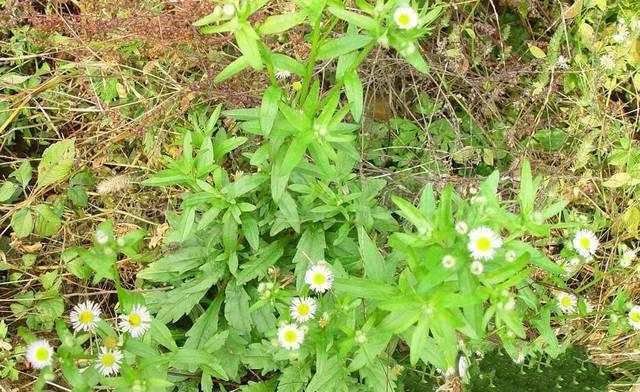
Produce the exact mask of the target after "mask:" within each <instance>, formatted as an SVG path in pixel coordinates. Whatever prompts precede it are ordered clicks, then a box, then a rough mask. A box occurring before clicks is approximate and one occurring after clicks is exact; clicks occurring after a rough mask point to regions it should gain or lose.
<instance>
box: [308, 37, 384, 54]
mask: <svg viewBox="0 0 640 392" xmlns="http://www.w3.org/2000/svg"><path fill="white" fill-rule="evenodd" d="M372 39H373V38H372V37H370V36H368V35H359V34H348V35H344V36H342V37H340V38H334V39H330V40H328V41H326V42H325V43H324V44H322V46H320V48H319V49H318V55H317V57H318V60H329V59H333V58H336V57H339V56H342V55H343V54H347V53H350V52H353V51H354V50H358V49H360V48H362V47H364V46H365V45H366V44H368V43H369V42H371V40H372Z"/></svg>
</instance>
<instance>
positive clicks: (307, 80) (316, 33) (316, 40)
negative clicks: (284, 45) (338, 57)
mask: <svg viewBox="0 0 640 392" xmlns="http://www.w3.org/2000/svg"><path fill="white" fill-rule="evenodd" d="M321 19H322V18H318V19H317V20H316V22H315V24H314V26H313V33H312V36H311V53H310V54H309V59H308V60H307V69H306V72H305V75H304V79H302V90H300V100H299V102H304V100H305V99H306V98H307V94H309V88H310V87H311V78H312V77H313V69H314V68H315V64H316V57H318V49H319V44H320V24H321V23H320V20H321Z"/></svg>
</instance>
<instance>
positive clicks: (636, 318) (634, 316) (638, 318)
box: [629, 312, 640, 323]
mask: <svg viewBox="0 0 640 392" xmlns="http://www.w3.org/2000/svg"><path fill="white" fill-rule="evenodd" d="M629 318H630V319H631V321H633V322H634V323H640V312H632V313H630V314H629Z"/></svg>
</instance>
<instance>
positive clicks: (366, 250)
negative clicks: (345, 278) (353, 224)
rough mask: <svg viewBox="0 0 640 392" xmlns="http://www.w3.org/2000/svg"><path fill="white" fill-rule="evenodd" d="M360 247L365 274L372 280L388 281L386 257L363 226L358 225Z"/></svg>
mask: <svg viewBox="0 0 640 392" xmlns="http://www.w3.org/2000/svg"><path fill="white" fill-rule="evenodd" d="M358 249H359V250H360V258H361V259H362V265H363V267H364V274H365V276H366V277H367V278H368V279H370V280H372V281H379V282H383V281H386V280H387V274H386V273H385V265H384V258H383V257H382V255H381V254H380V251H379V250H378V247H377V246H376V244H375V242H373V241H372V240H371V238H369V235H368V234H367V232H366V231H365V229H364V227H362V226H358Z"/></svg>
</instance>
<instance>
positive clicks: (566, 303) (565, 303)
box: [556, 292, 578, 314]
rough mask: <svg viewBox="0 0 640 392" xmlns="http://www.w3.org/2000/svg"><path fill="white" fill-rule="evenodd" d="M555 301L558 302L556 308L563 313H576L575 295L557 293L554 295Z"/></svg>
mask: <svg viewBox="0 0 640 392" xmlns="http://www.w3.org/2000/svg"><path fill="white" fill-rule="evenodd" d="M556 299H557V300H558V308H560V310H561V311H562V312H563V313H566V314H569V313H574V312H575V311H576V305H577V303H578V300H577V298H576V296H575V295H573V294H569V293H565V292H559V293H558V294H556Z"/></svg>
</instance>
